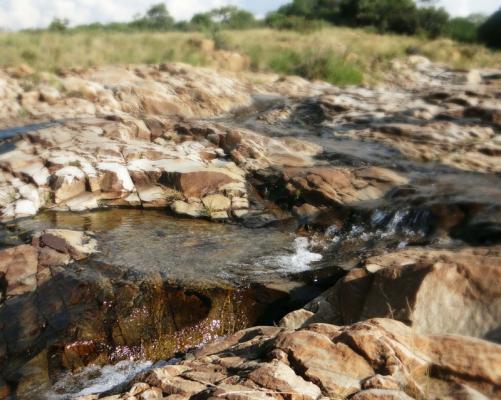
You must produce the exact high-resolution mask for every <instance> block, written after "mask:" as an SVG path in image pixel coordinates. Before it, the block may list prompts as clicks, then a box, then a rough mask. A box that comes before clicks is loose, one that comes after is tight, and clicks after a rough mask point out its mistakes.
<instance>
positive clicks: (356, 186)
mask: <svg viewBox="0 0 501 400" xmlns="http://www.w3.org/2000/svg"><path fill="white" fill-rule="evenodd" d="M283 180H284V183H285V188H286V190H287V192H288V193H289V195H290V196H291V197H293V198H296V199H298V200H301V201H306V202H307V203H308V204H309V205H310V206H311V205H314V206H320V205H334V204H337V205H340V204H341V205H342V204H350V203H355V202H360V201H366V200H375V199H378V198H382V197H383V196H384V195H385V194H386V193H387V192H388V191H390V190H391V189H392V188H394V187H396V186H399V185H404V184H406V183H408V180H407V179H406V178H405V177H403V176H400V175H398V174H396V173H395V172H393V171H390V170H387V169H384V168H377V167H369V168H360V169H353V170H350V169H346V168H328V167H314V168H286V169H284V172H283Z"/></svg>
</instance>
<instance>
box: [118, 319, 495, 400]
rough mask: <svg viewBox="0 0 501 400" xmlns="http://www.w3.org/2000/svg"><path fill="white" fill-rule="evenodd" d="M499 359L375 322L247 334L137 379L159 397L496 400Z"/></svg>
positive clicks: (467, 342)
mask: <svg viewBox="0 0 501 400" xmlns="http://www.w3.org/2000/svg"><path fill="white" fill-rule="evenodd" d="M500 354H501V346H499V345H496V344H493V343H490V342H487V341H483V340H478V339H472V338H468V337H463V336H450V335H421V334H419V333H416V332H415V331H414V330H413V329H412V328H409V327H407V326H405V325H404V324H402V323H400V322H397V321H394V320H388V319H373V320H368V321H365V322H362V323H357V324H354V325H351V326H334V325H327V324H312V325H310V326H309V327H308V328H306V329H300V330H298V331H290V330H287V329H279V328H273V327H269V328H266V329H265V328H264V327H263V328H252V329H247V330H245V331H241V332H237V333H235V334H234V335H232V336H230V337H228V338H226V339H223V340H220V341H218V342H216V343H213V344H209V345H206V346H205V347H202V348H201V349H199V350H197V351H196V352H195V353H194V354H190V355H189V356H188V357H186V358H185V359H184V360H183V361H181V362H180V364H178V365H175V366H170V365H169V366H165V367H160V368H157V369H155V370H153V371H151V372H147V373H146V376H140V377H139V378H138V379H140V380H139V382H147V383H149V384H152V385H155V386H158V387H161V388H162V391H163V395H166V394H170V393H173V392H176V393H178V394H181V393H185V395H186V396H197V395H199V396H202V394H203V395H204V396H206V397H207V398H214V399H215V398H220V397H223V398H231V399H251V398H263V399H267V398H275V396H276V395H277V394H278V393H280V394H282V395H288V396H290V397H291V398H296V397H295V396H301V397H298V398H308V399H321V398H330V397H333V396H334V397H335V396H340V397H343V398H346V397H349V398H359V399H402V400H404V399H405V400H406V399H412V398H423V396H426V398H438V397H441V398H478V399H482V398H484V397H491V398H496V396H498V395H499V382H500V381H501V370H500V366H499V363H498V362H497V359H498V358H499V355H500ZM477 355H478V357H477ZM196 371H212V372H208V375H207V373H206V374H205V375H204V374H202V375H200V374H199V373H198V374H197V372H196ZM215 371H218V372H217V373H216V375H211V374H214V373H215ZM376 371H378V372H376ZM188 376H189V377H191V380H190V381H186V379H185V378H184V377H188ZM202 376H203V377H209V378H202ZM210 376H214V377H213V378H210ZM216 376H217V378H216ZM197 377H198V378H197ZM196 379H206V380H204V382H207V383H208V382H210V383H211V384H210V385H208V386H206V385H204V384H201V383H199V382H196ZM136 385H137V384H136ZM134 387H136V386H134ZM127 395H128V394H126V395H124V396H122V397H121V398H126V396H127ZM465 395H468V396H470V397H464V396H465ZM253 396H255V397H253ZM456 396H457V397H456ZM471 396H473V397H471ZM474 396H476V397H474Z"/></svg>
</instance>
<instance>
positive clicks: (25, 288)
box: [0, 245, 38, 300]
mask: <svg viewBox="0 0 501 400" xmlns="http://www.w3.org/2000/svg"><path fill="white" fill-rule="evenodd" d="M37 266H38V254H37V251H36V249H35V248H34V247H32V246H29V245H21V246H17V247H13V248H10V249H6V250H2V251H0V282H1V281H2V280H5V283H4V284H0V287H1V286H4V285H5V287H1V288H0V292H3V293H2V294H3V295H4V296H7V297H12V296H18V295H22V294H25V293H29V292H32V291H34V290H35V289H36V284H37V281H36V273H37ZM2 297H3V296H2V295H0V300H4V299H2Z"/></svg>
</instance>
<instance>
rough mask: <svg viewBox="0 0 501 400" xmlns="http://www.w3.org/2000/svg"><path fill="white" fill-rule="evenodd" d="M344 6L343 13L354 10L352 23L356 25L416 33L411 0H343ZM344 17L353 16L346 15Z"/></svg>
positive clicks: (381, 30)
mask: <svg viewBox="0 0 501 400" xmlns="http://www.w3.org/2000/svg"><path fill="white" fill-rule="evenodd" d="M344 7H345V8H344V12H345V13H346V11H347V10H350V11H355V14H354V18H355V20H354V24H355V25H357V26H374V27H376V28H377V29H378V30H379V31H380V32H387V31H389V32H395V33H400V34H408V35H412V34H414V33H416V30H417V27H418V18H417V7H416V4H415V3H414V1H413V0H345V1H344ZM342 9H343V8H342ZM346 18H353V16H348V15H346Z"/></svg>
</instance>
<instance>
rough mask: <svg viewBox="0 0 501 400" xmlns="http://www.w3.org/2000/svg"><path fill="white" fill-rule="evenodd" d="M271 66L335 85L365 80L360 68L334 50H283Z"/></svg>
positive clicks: (355, 83)
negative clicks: (300, 52)
mask: <svg viewBox="0 0 501 400" xmlns="http://www.w3.org/2000/svg"><path fill="white" fill-rule="evenodd" d="M269 67H270V68H271V69H272V70H273V71H275V72H278V73H282V74H287V75H299V76H302V77H303V78H306V79H310V80H313V79H321V80H325V81H327V82H329V83H332V84H334V85H359V84H361V83H362V82H363V73H362V71H361V70H360V68H358V67H357V66H356V65H355V64H354V63H352V62H350V61H348V60H346V59H344V58H343V57H340V56H339V55H337V54H336V53H334V52H333V51H324V52H314V51H308V52H305V53H304V54H299V53H297V52H295V51H294V50H283V51H281V52H279V53H278V54H277V55H276V56H275V57H273V58H272V59H271V60H270V63H269Z"/></svg>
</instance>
